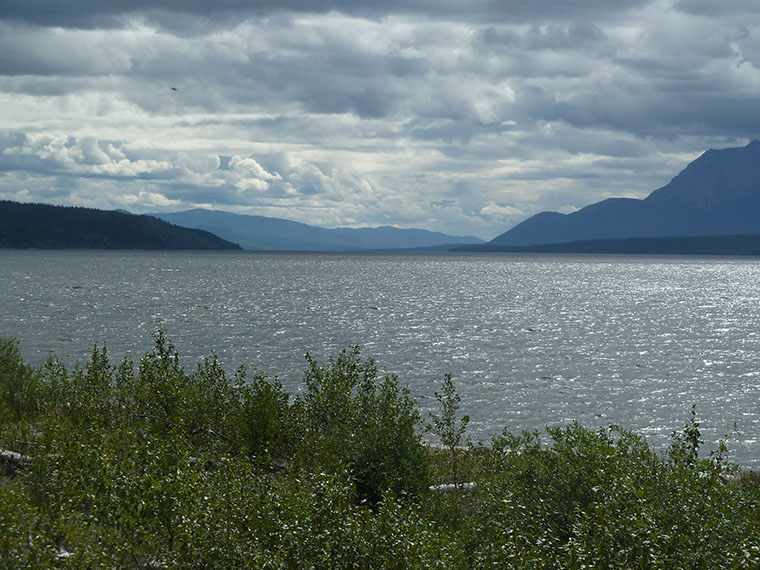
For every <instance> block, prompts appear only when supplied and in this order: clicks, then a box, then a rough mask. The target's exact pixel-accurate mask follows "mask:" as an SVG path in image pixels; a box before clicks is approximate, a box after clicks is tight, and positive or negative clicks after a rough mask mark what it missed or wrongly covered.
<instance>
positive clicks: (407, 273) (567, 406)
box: [0, 250, 760, 468]
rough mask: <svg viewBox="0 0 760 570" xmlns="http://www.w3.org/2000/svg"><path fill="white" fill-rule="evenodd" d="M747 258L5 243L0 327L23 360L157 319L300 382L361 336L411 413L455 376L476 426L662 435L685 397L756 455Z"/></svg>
mask: <svg viewBox="0 0 760 570" xmlns="http://www.w3.org/2000/svg"><path fill="white" fill-rule="evenodd" d="M759 323H760V261H759V260H756V259H741V258H736V259H734V258H676V257H656V256H649V257H646V256H641V257H638V256H629V257H614V256H546V255H542V256H527V255H514V254H504V255H464V254H463V255H457V254H388V255H385V254H291V253H278V254H268V253H253V252H227V253H186V252H180V253H177V252H159V253H155V252H124V251H116V252H103V251H9V250H5V251H2V250H0V336H16V337H17V338H18V339H19V341H20V345H21V349H22V352H23V354H24V357H25V358H26V359H27V360H28V361H30V362H34V363H41V362H43V361H44V360H45V359H46V358H47V356H48V355H49V354H50V353H55V354H57V355H58V356H59V357H60V358H62V359H63V360H64V361H65V362H67V363H73V362H74V361H75V360H80V361H85V360H86V359H87V358H88V354H89V352H90V351H91V349H92V346H93V344H94V343H95V342H98V343H100V344H103V343H105V344H106V345H107V347H108V349H109V353H110V354H111V355H112V358H113V362H114V363H118V361H119V360H120V359H121V358H122V357H123V356H125V355H129V356H131V357H132V358H134V359H139V357H140V356H141V355H142V354H143V353H144V352H146V351H148V350H149V349H150V348H151V346H152V335H153V333H154V332H155V331H157V330H158V329H163V330H165V331H166V333H167V335H168V336H169V338H170V339H171V340H172V341H173V342H174V344H175V345H176V346H177V349H178V350H179V352H180V355H181V357H182V358H183V362H184V363H185V365H186V366H188V367H190V366H194V362H195V361H196V360H197V359H200V358H202V357H203V356H207V355H209V354H210V353H211V352H215V353H216V354H217V355H218V356H219V357H220V359H221V360H222V362H223V363H224V365H225V367H226V368H227V369H228V371H229V372H230V373H231V372H232V371H233V370H234V368H236V367H237V366H238V365H239V364H245V365H246V366H247V367H248V369H249V370H256V371H259V372H262V373H265V374H267V375H270V376H278V377H279V378H280V379H281V380H282V382H283V383H284V384H285V386H286V387H287V388H288V389H289V390H291V391H292V392H294V393H295V392H297V391H298V390H299V388H300V384H301V378H302V375H303V371H304V370H305V368H306V363H305V359H304V354H305V353H306V352H309V353H310V354H311V355H312V356H313V357H315V358H317V359H318V360H319V361H320V362H323V361H326V359H327V358H328V357H329V356H331V355H335V354H336V353H337V352H338V351H339V350H340V349H341V348H344V347H347V346H350V345H352V344H358V345H360V346H361V348H362V353H363V354H364V355H365V356H371V357H373V358H374V359H375V360H376V363H377V365H378V368H379V369H380V370H382V371H388V372H391V373H394V374H397V375H398V376H399V378H400V380H401V381H402V383H406V384H409V386H410V388H411V390H412V393H413V394H414V396H415V397H416V398H417V400H418V402H419V404H420V406H421V407H422V408H423V410H429V409H432V408H433V406H434V404H435V399H434V396H433V391H434V390H436V389H438V388H439V386H440V384H441V381H442V380H443V376H444V374H445V373H447V372H450V373H451V374H452V375H453V379H454V382H455V384H456V386H457V389H458V391H459V393H460V395H461V396H462V402H463V410H464V412H465V413H468V414H469V415H470V416H471V418H472V421H471V424H470V433H471V435H472V436H473V439H475V440H478V439H481V440H484V441H488V439H490V436H491V434H493V433H496V432H500V431H501V429H502V428H503V427H504V426H505V425H508V426H510V427H511V428H512V429H513V430H519V429H523V428H526V429H533V428H542V427H543V426H545V425H556V424H560V423H564V422H568V421H571V420H573V419H578V420H579V421H581V422H582V423H583V424H584V425H587V426H602V425H607V424H609V423H618V424H621V425H623V426H624V427H629V428H632V429H635V430H637V431H639V432H640V433H642V434H644V435H645V436H646V437H647V438H648V439H649V440H650V441H651V442H652V444H653V445H655V446H656V447H658V448H662V447H664V446H666V445H667V440H668V436H669V434H670V433H671V432H672V431H674V430H679V429H681V428H682V427H683V425H684V423H685V422H686V421H687V420H688V418H689V415H690V409H691V405H692V404H696V409H697V414H698V417H699V419H700V420H701V422H702V425H701V426H700V429H701V430H702V433H703V436H704V438H705V440H706V441H707V443H706V444H705V446H706V447H711V446H713V445H714V442H715V441H716V440H717V439H718V438H719V437H721V436H722V435H723V434H724V433H726V432H727V431H729V430H730V429H731V427H732V425H733V423H734V422H736V423H737V425H738V428H739V430H740V432H741V435H739V436H736V437H735V439H734V440H733V441H732V442H731V443H730V444H729V447H730V449H731V450H732V455H731V457H732V459H733V460H735V461H738V462H740V463H741V464H743V465H746V466H753V467H757V468H760V330H759V328H758V324H759Z"/></svg>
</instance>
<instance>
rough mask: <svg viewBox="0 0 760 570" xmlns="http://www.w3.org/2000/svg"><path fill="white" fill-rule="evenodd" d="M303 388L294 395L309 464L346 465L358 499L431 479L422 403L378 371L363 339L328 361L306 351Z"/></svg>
mask: <svg viewBox="0 0 760 570" xmlns="http://www.w3.org/2000/svg"><path fill="white" fill-rule="evenodd" d="M307 360H308V363H309V369H308V370H307V372H306V374H305V376H304V385H305V387H306V391H305V393H304V395H303V396H302V397H298V398H296V402H295V404H294V408H295V410H296V413H297V414H298V417H299V426H300V428H301V439H300V442H299V449H300V451H299V460H300V461H301V463H302V464H303V466H304V467H305V468H306V469H311V470H313V469H314V468H315V467H316V468H319V469H324V470H328V471H331V472H340V471H341V470H342V469H347V470H348V471H349V472H350V473H351V474H352V476H353V479H354V482H355V484H356V490H357V498H358V500H359V501H369V502H370V503H372V504H376V503H377V502H378V501H380V499H381V498H382V496H383V493H384V492H385V491H391V492H393V493H402V492H403V493H411V494H417V493H419V492H420V491H422V490H423V489H425V488H426V487H427V486H428V485H429V477H428V469H427V461H426V456H425V447H424V446H423V445H422V441H421V436H420V434H419V430H418V428H419V427H420V425H421V424H420V415H419V411H418V410H417V408H416V407H415V403H414V400H413V399H412V398H411V396H410V395H409V390H408V388H406V387H404V386H399V384H398V379H397V378H396V377H395V376H391V375H388V374H386V375H384V376H380V377H379V376H378V375H377V368H376V367H375V363H374V361H373V360H372V359H370V358H367V359H365V360H361V359H360V355H359V349H358V347H353V348H352V349H351V350H344V351H342V352H341V353H340V355H339V356H338V358H337V359H331V360H330V365H329V366H320V365H319V364H318V363H317V362H316V361H314V360H313V359H312V358H311V357H309V356H308V355H307Z"/></svg>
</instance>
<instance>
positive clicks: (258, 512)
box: [0, 332, 760, 569]
mask: <svg viewBox="0 0 760 570" xmlns="http://www.w3.org/2000/svg"><path fill="white" fill-rule="evenodd" d="M306 359H307V360H306V364H307V365H306V370H305V372H304V381H303V382H304V385H303V390H302V391H301V393H300V394H298V395H296V396H291V395H289V394H288V393H287V392H285V391H284V389H283V387H282V385H281V384H280V383H279V382H278V381H277V379H276V378H267V377H262V376H257V375H251V374H249V373H248V372H247V371H246V370H245V369H244V368H243V367H241V368H239V369H237V370H236V371H234V372H233V373H232V374H231V375H230V374H228V373H227V372H226V371H225V370H223V368H222V367H221V365H220V364H219V362H218V361H217V359H216V358H215V357H214V356H211V357H209V358H207V359H205V360H204V361H203V362H201V363H200V364H198V365H197V367H196V369H194V370H192V371H188V370H185V369H184V368H183V367H182V366H181V365H180V360H179V356H178V353H177V351H176V350H175V348H174V346H173V345H172V344H171V342H170V341H169V340H168V339H167V338H166V336H165V335H164V334H163V333H162V332H158V333H157V334H156V335H155V344H154V348H153V349H152V351H150V352H148V353H147V354H145V355H144V356H143V357H142V358H141V359H140V360H139V362H137V363H134V362H132V361H130V360H124V361H122V362H121V363H119V364H112V363H111V362H110V361H109V358H108V354H107V351H106V349H105V348H99V347H98V346H97V345H96V346H95V347H94V348H93V351H92V355H91V357H90V360H89V361H88V362H86V363H85V364H83V365H79V364H77V365H75V366H74V367H72V368H67V367H65V366H64V365H63V364H62V363H61V362H60V361H59V360H58V359H56V358H55V357H51V358H50V359H49V360H48V361H47V363H46V364H44V365H42V366H38V367H35V366H31V365H29V364H27V363H25V362H24V361H23V360H22V358H21V355H20V351H19V349H18V346H17V343H16V342H15V340H13V339H0V567H3V568H142V569H148V568H151V569H159V568H162V569H163V568H293V569H296V568H325V569H335V568H398V569H401V568H420V569H422V568H425V569H427V568H446V569H450V568H451V569H459V568H461V569H467V568H718V567H720V568H757V567H758V566H760V477H759V476H758V475H757V474H756V473H752V472H748V471H742V470H741V469H740V468H739V467H738V466H736V465H732V464H731V463H729V462H728V461H727V460H726V452H727V449H728V446H729V445H730V435H731V434H729V435H727V436H726V438H725V439H724V440H721V441H720V442H719V444H718V448H717V449H715V450H713V451H710V452H709V453H705V451H704V450H703V449H701V446H702V443H703V442H702V439H701V436H700V432H699V422H698V421H697V416H696V410H694V408H692V411H691V419H690V420H689V422H688V423H687V424H686V425H685V426H684V427H683V429H682V430H680V431H676V432H674V433H673V435H672V437H671V445H670V448H669V450H668V451H667V453H657V452H655V451H654V450H653V449H651V448H650V447H649V445H648V443H647V442H646V441H645V440H644V439H643V438H642V437H641V436H640V435H638V434H636V433H634V432H632V431H629V430H626V429H624V428H622V427H618V426H609V427H608V428H601V429H593V430H592V429H587V428H584V427H583V426H581V425H580V424H578V423H574V424H572V425H569V426H562V427H548V428H546V430H545V433H539V432H530V433H529V432H523V433H519V434H516V433H512V432H511V431H509V430H507V429H505V430H504V432H503V433H501V434H500V435H498V436H496V437H494V438H493V440H492V441H491V442H490V444H489V445H474V444H473V443H472V442H470V440H469V438H468V436H467V423H468V418H467V417H466V416H462V415H461V413H460V409H459V407H460V399H459V396H458V394H457V392H456V389H455V386H454V383H453V381H452V379H451V377H450V376H446V377H445V378H444V379H443V382H442V386H441V389H440V391H439V392H436V393H435V396H436V399H437V402H438V409H437V411H436V412H435V413H432V414H430V415H429V417H427V418H423V417H422V416H421V413H420V411H419V409H418V407H417V405H416V403H415V402H414V400H413V399H412V398H411V396H410V393H409V391H408V389H407V388H406V387H405V386H404V385H403V384H401V383H400V382H399V380H398V379H397V378H396V377H394V376H389V375H382V374H379V373H378V371H377V368H376V367H375V364H374V362H373V361H372V359H370V358H366V357H363V356H362V355H361V354H360V351H359V349H358V347H352V348H349V349H346V350H344V351H342V352H341V353H340V354H338V355H336V356H335V357H334V358H332V359H330V361H329V362H328V363H326V364H319V363H317V362H316V361H314V360H313V359H311V358H310V357H309V356H308V355H307V357H306ZM425 432H428V433H430V434H431V435H432V436H433V437H435V438H436V440H437V441H439V442H440V444H439V445H426V444H425V443H424V442H423V433H425ZM442 491H447V492H442Z"/></svg>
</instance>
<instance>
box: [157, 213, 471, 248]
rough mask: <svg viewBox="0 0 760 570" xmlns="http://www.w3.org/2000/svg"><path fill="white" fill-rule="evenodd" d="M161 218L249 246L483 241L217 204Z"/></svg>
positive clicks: (376, 245)
mask: <svg viewBox="0 0 760 570" xmlns="http://www.w3.org/2000/svg"><path fill="white" fill-rule="evenodd" d="M151 215H153V216H155V217H157V218H159V219H161V220H164V221H167V222H170V223H172V224H176V225H178V226H184V227H188V228H198V229H202V230H206V231H208V232H211V233H213V234H216V235H218V236H220V237H222V238H224V239H226V240H229V241H232V242H234V243H238V244H240V245H241V246H242V248H243V249H247V250H260V251H261V250H269V251H274V250H281V251H285V250H288V251H357V250H391V249H415V248H416V249H421V248H446V246H455V245H461V244H482V243H484V242H483V240H481V239H479V238H476V237H472V236H452V235H447V234H443V233H439V232H431V231H427V230H419V229H400V228H394V227H390V226H381V227H377V228H335V229H327V228H321V227H318V226H311V225H308V224H303V223H300V222H294V221H291V220H284V219H281V218H268V217H264V216H250V215H246V214H233V213H230V212H223V211H219V210H202V209H195V210H186V211H183V212H172V213H154V214H151Z"/></svg>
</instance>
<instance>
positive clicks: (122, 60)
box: [0, 0, 760, 239]
mask: <svg viewBox="0 0 760 570" xmlns="http://www.w3.org/2000/svg"><path fill="white" fill-rule="evenodd" d="M251 4H253V5H255V7H253V8H252V7H251ZM379 6H380V3H378V2H376V1H375V0H372V1H369V0H360V1H351V0H332V1H330V2H322V1H321V2H317V1H314V0H277V1H275V0H265V1H259V2H250V1H242V0H224V1H219V0H217V1H215V2H213V3H212V2H201V1H199V0H189V1H183V2H180V1H179V0H151V1H150V2H148V1H147V0H141V1H136V2H135V1H131V2H126V1H123V2H120V1H112V0H109V1H108V2H103V1H102V0H85V1H79V2H77V1H70V2H58V1H52V0H10V1H9V0H5V1H4V2H2V3H0V109H2V110H1V111H0V198H2V199H11V200H19V201H34V202H46V203H53V204H66V205H81V206H91V207H98V208H104V209H113V208H126V209H128V210H130V211H133V212H146V211H157V210H161V211H176V210H183V209H189V208H193V207H207V208H215V209H221V210H227V211H231V212H238V213H249V214H259V215H266V216H275V217H281V218H288V219H293V220H298V221H302V222H306V223H311V224H315V225H321V226H326V227H335V226H376V225H386V224H391V225H397V226H399V227H419V228H426V229H431V230H439V231H444V232H447V233H456V234H474V235H478V236H480V237H482V238H485V239H491V238H493V237H494V236H496V235H497V234H499V233H501V232H503V231H505V230H507V229H508V228H510V227H511V226H513V225H514V224H515V223H518V222H520V221H522V220H523V219H525V218H526V217H528V216H530V215H532V214H535V213H537V212H539V211H543V210H556V211H562V212H569V211H573V210H574V209H577V208H579V207H582V206H584V205H586V204H588V203H591V202H596V201H598V200H601V199H603V198H606V197H610V196H629V197H644V196H645V195H647V194H648V193H649V192H650V191H652V190H654V189H655V188H657V187H659V186H662V185H664V184H666V183H667V182H668V181H669V180H670V178H672V177H673V176H674V175H675V174H677V173H678V171H680V170H681V169H682V168H683V167H684V166H686V164H687V163H688V162H690V161H691V160H693V159H694V158H696V157H697V156H698V155H699V154H701V152H702V151H704V150H706V149H707V148H711V147H712V148H721V147H727V146H739V145H744V144H746V143H747V142H748V141H749V140H752V139H755V138H759V137H760V3H758V2H756V1H754V0H732V1H727V2H716V1H714V0H710V1H708V0H655V1H652V2H648V1H644V0H620V1H615V2H610V1H609V0H577V1H572V0H532V1H531V0H525V1H515V0H470V1H468V2H464V1H455V0H419V1H416V2H413V1H411V0H406V1H404V0H391V1H388V2H385V3H382V7H379Z"/></svg>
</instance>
